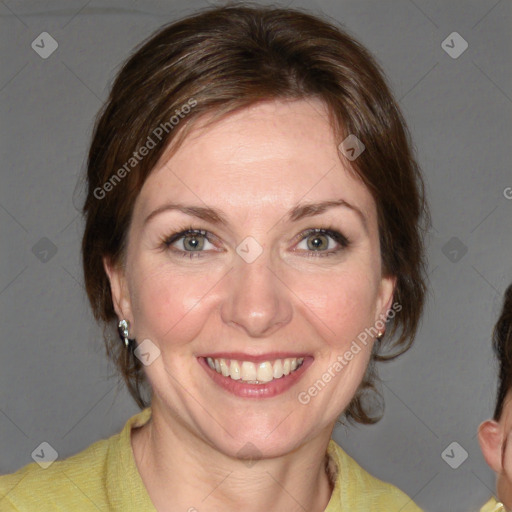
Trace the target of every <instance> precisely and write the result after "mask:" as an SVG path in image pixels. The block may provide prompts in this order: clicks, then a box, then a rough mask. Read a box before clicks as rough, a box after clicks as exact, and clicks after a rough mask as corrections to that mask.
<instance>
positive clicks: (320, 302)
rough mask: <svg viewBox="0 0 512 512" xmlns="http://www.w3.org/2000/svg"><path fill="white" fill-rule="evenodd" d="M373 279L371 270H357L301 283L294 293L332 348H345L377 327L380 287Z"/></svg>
mask: <svg viewBox="0 0 512 512" xmlns="http://www.w3.org/2000/svg"><path fill="white" fill-rule="evenodd" d="M371 276H372V272H371V270H370V269H364V270H361V269H358V268H357V267H354V268H351V269H347V270H346V271H343V272H340V271H338V272H331V273H328V274H323V275H315V276H314V277H312V276H309V277H304V276H302V277H301V278H300V279H297V281H296V285H295V286H294V287H293V289H294V291H295V292H296V294H297V296H298V297H300V299H301V301H302V303H303V304H305V306H306V307H305V308H304V314H305V315H306V314H308V310H309V314H308V317H310V318H311V321H312V322H314V323H315V324H317V325H318V328H319V329H322V331H323V332H324V333H325V336H324V339H325V340H326V341H328V342H329V344H330V345H335V346H340V345H344V344H345V343H347V342H350V341H351V340H352V339H354V338H355V337H357V335H358V334H359V333H360V332H361V331H363V330H364V329H365V328H367V327H370V326H371V325H372V324H373V322H374V315H375V307H376V298H377V287H376V285H375V279H373V278H372V277H371ZM315 319H316V320H315Z"/></svg>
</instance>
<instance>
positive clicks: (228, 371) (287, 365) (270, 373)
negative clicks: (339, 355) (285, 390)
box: [206, 357, 304, 384]
mask: <svg viewBox="0 0 512 512" xmlns="http://www.w3.org/2000/svg"><path fill="white" fill-rule="evenodd" d="M206 361H207V362H208V366H209V367H210V368H211V369H212V370H215V371H216V372H217V373H220V374H221V375H224V377H230V378H232V379H233V380H240V379H241V380H243V381H245V382H248V383H249V384H261V383H265V382H270V381H271V380H273V379H279V378H281V377H283V375H289V374H290V373H291V372H293V371H294V370H296V369H297V368H298V367H299V366H300V365H301V364H302V363H303V361H304V358H303V357H299V358H297V357H292V358H286V359H276V360H275V361H265V362H262V363H253V362H251V361H236V360H234V359H222V358H221V359H216V358H212V357H207V358H206Z"/></svg>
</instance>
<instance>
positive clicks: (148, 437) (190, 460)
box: [132, 410, 332, 512]
mask: <svg viewBox="0 0 512 512" xmlns="http://www.w3.org/2000/svg"><path fill="white" fill-rule="evenodd" d="M331 432H332V428H331V429H328V430H325V431H323V432H321V433H320V435H318V436H317V437H316V438H314V439H311V440H309V441H307V442H306V443H304V444H303V445H301V446H300V447H298V448H297V449H295V450H294V451H293V452H292V453H287V454H284V455H282V456H279V457H274V458H272V459H259V460H255V461H243V460H239V459H236V458H233V457H230V456H228V455H226V454H224V453H221V452H219V451H218V450H216V449H215V448H214V447H212V446H211V445H210V444H208V443H207V442H205V441H204V440H203V439H201V438H199V437H198V436H197V435H195V434H194V433H192V432H191V431H190V430H189V429H187V428H186V426H185V425H183V424H182V423H180V422H179V420H178V419H175V418H169V417H165V416H164V415H162V414H159V412H158V410H152V419H151V421H150V422H148V423H147V424H146V425H144V426H143V427H141V428H139V429H134V430H132V447H133V452H134V457H135V462H136V465H137V468H138V470H139V473H140V475H141V478H142V481H143V483H144V485H145V487H146V489H147V491H148V494H149V496H150V498H151V500H152V502H153V504H154V505H155V508H156V509H157V510H158V511H159V512H175V511H176V512H177V511H180V512H183V511H184V510H186V511H189V512H207V511H213V510H222V511H225V512H235V511H237V512H239V511H240V510H244V511H245V512H259V511H261V510H265V511H268V512H278V511H282V510H287V511H293V512H294V511H297V512H303V511H304V510H308V511H311V512H323V511H324V510H325V508H326V507H327V504H328V502H329V499H330V496H331V493H332V486H331V483H330V481H329V478H328V476H327V473H326V456H325V454H326V450H327V444H328V442H329V439H330V436H331Z"/></svg>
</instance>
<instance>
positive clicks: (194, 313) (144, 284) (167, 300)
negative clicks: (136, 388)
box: [131, 266, 214, 345]
mask: <svg viewBox="0 0 512 512" xmlns="http://www.w3.org/2000/svg"><path fill="white" fill-rule="evenodd" d="M135 275H139V276H140V277H139V279H136V281H135V282H134V283H133V284H134V286H133V291H134V292H135V293H133V292H132V290H131V296H132V305H133V314H134V322H135V325H136V330H137V333H138V336H139V337H141V339H142V337H144V338H150V339H151V340H152V341H154V342H155V343H157V344H159V345H161V344H162V342H164V341H165V342H172V343H173V344H177V345H179V344H184V343H187V342H188V341H190V340H192V339H194V338H195V337H196V336H197V334H198V333H199V332H200V330H201V327H202V323H203V322H202V321H201V318H202V317H205V314H204V311H205V308H206V307H208V304H209V299H208V296H205V294H206V293H207V291H208V290H209V289H210V288H211V287H212V286H213V284H214V283H210V279H209V278H207V277H205V276H194V275H191V274H188V275H183V274H180V273H177V272H176V269H173V270H172V272H171V271H170V270H169V269H165V267H163V266H161V267H160V268H158V269H156V270H155V271H154V272H140V273H138V274H135Z"/></svg>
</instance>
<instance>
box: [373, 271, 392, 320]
mask: <svg viewBox="0 0 512 512" xmlns="http://www.w3.org/2000/svg"><path fill="white" fill-rule="evenodd" d="M395 286H396V277H395V276H382V278H381V281H380V286H379V295H378V298H377V309H376V311H375V322H376V321H377V320H378V319H385V318H386V317H387V313H388V311H389V309H390V308H391V303H392V302H393V295H394V293H395Z"/></svg>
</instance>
